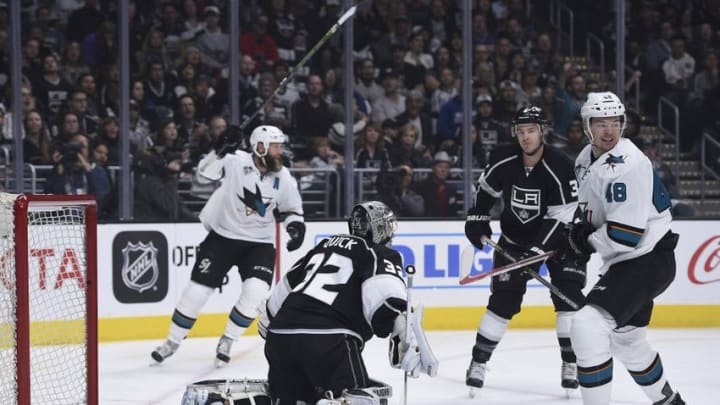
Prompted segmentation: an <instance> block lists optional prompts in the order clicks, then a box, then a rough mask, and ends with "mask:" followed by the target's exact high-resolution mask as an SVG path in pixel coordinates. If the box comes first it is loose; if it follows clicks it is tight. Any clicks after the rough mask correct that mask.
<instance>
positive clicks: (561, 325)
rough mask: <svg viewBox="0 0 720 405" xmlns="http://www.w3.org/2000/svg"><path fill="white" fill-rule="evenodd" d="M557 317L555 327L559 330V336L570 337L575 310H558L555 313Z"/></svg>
mask: <svg viewBox="0 0 720 405" xmlns="http://www.w3.org/2000/svg"><path fill="white" fill-rule="evenodd" d="M555 315H556V317H557V323H556V324H555V329H556V330H557V337H558V338H569V337H570V327H571V326H572V317H573V315H575V312H567V311H558V312H556V313H555Z"/></svg>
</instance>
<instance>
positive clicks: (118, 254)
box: [113, 231, 169, 303]
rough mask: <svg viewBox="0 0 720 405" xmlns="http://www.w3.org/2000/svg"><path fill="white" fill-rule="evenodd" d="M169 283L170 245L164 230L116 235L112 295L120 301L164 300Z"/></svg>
mask: <svg viewBox="0 0 720 405" xmlns="http://www.w3.org/2000/svg"><path fill="white" fill-rule="evenodd" d="M168 284H169V283H168V244H167V240H166V239H165V236H164V235H163V234H162V233H161V232H157V231H127V232H120V233H118V234H117V235H116V236H115V239H114V240H113V294H114V295H115V298H117V300H118V301H119V302H123V303H143V302H158V301H162V300H163V299H164V298H165V296H166V295H167V292H168Z"/></svg>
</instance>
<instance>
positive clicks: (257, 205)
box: [237, 184, 271, 217]
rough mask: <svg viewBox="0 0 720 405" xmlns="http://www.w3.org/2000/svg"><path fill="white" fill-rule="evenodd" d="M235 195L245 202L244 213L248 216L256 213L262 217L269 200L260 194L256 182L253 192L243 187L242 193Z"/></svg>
mask: <svg viewBox="0 0 720 405" xmlns="http://www.w3.org/2000/svg"><path fill="white" fill-rule="evenodd" d="M237 197H238V198H239V199H240V201H242V202H243V204H245V215H248V216H250V215H252V214H253V213H256V214H258V215H260V216H261V217H264V216H265V214H266V213H267V208H268V207H269V206H270V202H271V200H270V198H268V197H263V196H262V193H261V192H260V186H258V185H257V184H255V192H254V193H253V192H252V191H250V190H248V189H246V188H245V187H243V195H240V194H237Z"/></svg>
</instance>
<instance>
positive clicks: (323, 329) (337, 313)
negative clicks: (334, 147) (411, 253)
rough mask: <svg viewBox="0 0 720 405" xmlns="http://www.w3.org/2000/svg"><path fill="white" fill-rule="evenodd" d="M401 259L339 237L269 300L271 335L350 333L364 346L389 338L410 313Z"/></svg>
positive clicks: (303, 262) (301, 264) (310, 256)
mask: <svg viewBox="0 0 720 405" xmlns="http://www.w3.org/2000/svg"><path fill="white" fill-rule="evenodd" d="M406 301H407V290H406V289H405V281H404V280H403V278H402V258H401V256H400V254H399V253H398V252H397V251H395V250H393V249H390V248H388V247H385V246H384V245H375V246H373V247H372V248H370V247H368V245H367V244H366V242H365V240H364V239H362V238H359V237H356V236H351V235H335V236H332V237H330V238H328V239H324V240H323V241H321V242H320V243H319V244H318V245H317V246H315V248H313V249H312V250H310V251H309V252H308V253H307V254H306V255H305V256H304V257H303V258H302V259H300V260H298V261H297V263H295V265H294V266H293V267H292V268H291V269H290V271H289V272H288V273H287V275H286V276H285V277H283V279H282V280H281V281H280V283H279V284H278V285H277V286H276V287H275V289H274V290H273V293H272V295H271V297H270V299H269V300H268V303H267V310H268V315H269V317H270V319H271V322H270V326H269V330H270V332H272V333H278V334H329V333H344V334H349V335H352V336H355V337H357V338H359V339H361V340H362V341H363V342H365V341H367V340H368V339H370V338H371V337H372V335H373V334H375V335H377V336H379V337H386V336H387V335H388V334H389V333H390V332H391V331H392V329H393V322H394V320H395V318H396V317H397V315H398V314H399V313H400V312H403V311H405V309H406Z"/></svg>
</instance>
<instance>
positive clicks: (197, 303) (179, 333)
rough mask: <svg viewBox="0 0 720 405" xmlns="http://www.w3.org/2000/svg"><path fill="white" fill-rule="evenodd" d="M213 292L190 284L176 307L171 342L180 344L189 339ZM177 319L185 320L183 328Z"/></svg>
mask: <svg viewBox="0 0 720 405" xmlns="http://www.w3.org/2000/svg"><path fill="white" fill-rule="evenodd" d="M213 290H214V289H213V288H210V287H207V286H204V285H202V284H198V283H196V282H194V281H192V280H191V281H190V282H189V283H188V285H187V286H186V287H185V290H184V291H183V293H182V296H181V297H180V302H178V303H177V306H175V313H174V314H173V322H171V323H170V334H169V336H168V339H169V340H171V341H173V342H175V343H180V342H182V341H183V339H185V338H186V337H187V335H188V333H190V329H191V328H192V326H193V325H194V323H195V320H197V317H198V315H200V311H201V310H202V308H203V306H205V303H206V302H207V300H208V299H210V296H211V295H212V293H213ZM176 317H178V318H179V317H182V318H183V321H184V322H183V325H182V326H181V325H180V323H179V322H178V319H176ZM186 326H189V327H186Z"/></svg>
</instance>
